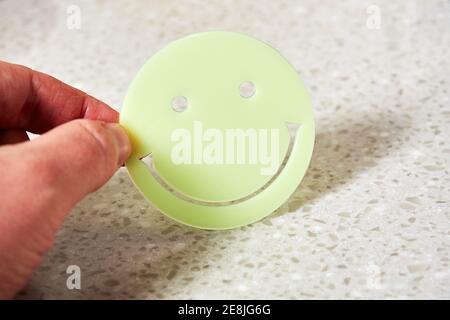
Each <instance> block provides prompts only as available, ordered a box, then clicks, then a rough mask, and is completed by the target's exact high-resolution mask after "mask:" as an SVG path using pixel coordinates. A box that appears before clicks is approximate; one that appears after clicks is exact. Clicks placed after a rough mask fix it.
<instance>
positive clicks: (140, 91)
mask: <svg viewBox="0 0 450 320" xmlns="http://www.w3.org/2000/svg"><path fill="white" fill-rule="evenodd" d="M120 123H121V125H122V126H123V127H124V128H125V129H126V130H127V132H128V134H129V136H130V139H131V143H132V147H133V151H132V155H131V157H130V158H129V160H128V161H127V162H126V167H127V169H128V171H129V174H130V176H131V178H132V180H133V182H134V183H135V184H136V186H137V188H138V189H139V190H140V191H141V192H142V193H143V195H144V196H145V198H147V200H148V201H150V202H151V203H152V204H153V205H154V206H155V207H156V208H158V209H159V210H160V211H162V212H163V213H164V214H166V215H167V216H169V217H170V218H172V219H175V220H177V221H179V222H181V223H184V224H187V225H190V226H193V227H198V228H203V229H230V228H235V227H239V226H243V225H247V224H250V223H253V222H255V221H257V220H260V219H262V218H263V217H265V216H267V215H269V214H270V213H272V212H273V211H274V210H276V209H277V208H278V207H279V206H281V205H282V204H283V203H284V202H285V201H286V200H287V199H288V198H289V196H290V195H291V194H292V193H293V192H294V191H295V190H296V188H297V187H298V185H299V183H300V181H301V180H302V178H303V176H304V174H305V172H306V169H307V167H308V164H309V162H310V159H311V154H312V151H313V146H314V119H313V113H312V109H311V103H310V100H309V97H308V94H307V92H306V90H305V87H304V85H303V83H302V81H301V80H300V78H299V76H298V74H297V72H296V71H295V69H294V68H293V67H292V66H291V65H290V64H289V63H288V62H287V61H286V60H285V59H284V58H283V57H282V56H281V55H280V54H279V53H278V52H277V51H276V50H274V49H273V48H271V47H270V46H269V45H267V44H265V43H264V42H261V41H259V40H256V39H254V38H251V37H249V36H245V35H242V34H237V33H231V32H205V33H198V34H193V35H190V36H187V37H185V38H182V39H179V40H177V41H174V42H172V43H171V44H169V45H168V46H167V47H166V48H164V49H162V50H161V51H159V52H158V53H156V54H155V55H154V56H153V57H151V58H150V59H149V60H148V61H147V62H146V63H145V64H144V66H143V67H142V68H141V70H140V71H139V72H138V74H137V75H136V77H135V79H134V80H133V81H132V83H131V85H130V87H129V89H128V92H127V95H126V97H125V101H124V105H123V109H122V111H121V114H120Z"/></svg>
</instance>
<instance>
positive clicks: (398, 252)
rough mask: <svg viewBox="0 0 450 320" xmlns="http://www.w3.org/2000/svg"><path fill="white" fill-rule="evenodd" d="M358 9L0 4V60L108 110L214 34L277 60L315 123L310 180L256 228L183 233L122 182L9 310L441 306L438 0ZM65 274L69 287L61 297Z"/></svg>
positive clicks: (446, 42) (445, 282)
mask: <svg viewBox="0 0 450 320" xmlns="http://www.w3.org/2000/svg"><path fill="white" fill-rule="evenodd" d="M370 4H371V2H370V1H360V0H354V1H352V0H345V1H331V0H326V1H320V2H319V1H314V0H308V1H238V0H236V1H231V0H230V1H224V0H218V1H200V0H199V1H196V0H189V1H187V0H186V1H156V0H154V1H124V0H123V1H114V2H113V1H100V0H99V1H78V0H71V1H56V0H55V1H25V0H24V1H17V0H0V59H3V60H8V61H11V62H16V63H22V64H26V65H28V66H30V67H33V68H36V69H39V70H42V71H44V72H47V73H50V74H52V75H54V76H56V77H58V78H60V79H62V80H64V81H66V82H68V83H70V84H72V85H74V86H77V87H79V88H81V89H83V90H85V91H87V92H88V93H90V94H92V95H95V96H97V97H98V98H100V99H103V100H105V101H106V102H108V103H110V104H111V105H113V106H115V107H116V108H117V109H120V105H121V102H122V100H123V97H124V95H125V92H126V89H127V86H128V84H129V83H130V81H131V79H132V78H133V76H134V74H135V73H136V72H137V70H138V69H139V67H140V66H141V65H142V64H143V63H144V62H145V61H146V59H147V58H149V57H150V56H151V55H152V54H153V53H155V52H156V51H157V50H158V49H160V48H162V47H163V46H165V45H166V44H167V43H168V42H169V41H171V40H174V39H176V38H179V37H181V36H183V35H186V34H189V33H193V32H198V31H205V30H212V29H222V30H231V31H238V32H244V33H247V34H250V35H253V36H255V37H257V38H260V39H262V40H265V41H267V42H269V43H270V44H272V45H273V46H274V47H276V48H277V49H279V50H280V51H281V52H282V54H283V55H285V56H286V57H287V58H288V59H289V60H290V61H291V62H292V63H293V65H294V66H295V68H296V69H297V70H298V72H299V73H300V74H301V76H302V78H303V80H304V81H305V83H306V85H307V87H308V88H309V91H310V93H311V95H312V98H313V104H314V110H315V116H316V121H317V144H316V148H315V152H314V156H313V160H312V164H311V167H310V169H309V171H308V173H307V176H306V177H305V179H304V181H303V182H302V184H301V185H300V186H299V188H298V190H297V191H296V193H295V194H294V195H293V196H292V197H291V199H290V200H289V201H288V203H286V204H285V205H284V206H283V207H282V208H280V209H279V210H278V211H277V212H275V213H274V214H272V215H271V216H269V217H268V218H266V219H264V220H263V221H261V222H259V223H255V224H253V225H251V226H247V227H243V228H240V229H236V230H231V231H221V232H217V231H215V232H211V231H202V230H197V229H192V228H189V227H186V226H183V225H180V224H178V223H176V222H173V221H171V220H169V219H168V218H166V217H165V216H164V215H162V214H161V213H159V212H158V211H157V210H155V209H153V208H152V207H151V206H150V205H149V204H147V202H146V201H145V200H144V199H143V198H142V196H141V195H140V194H139V192H138V190H137V189H135V188H134V186H133V185H132V183H131V181H130V179H129V178H128V175H127V172H126V170H125V169H121V171H120V172H118V173H117V174H116V175H115V176H114V177H113V178H112V179H111V180H110V182H109V183H108V184H107V185H105V186H104V187H103V188H101V189H100V190H99V191H97V192H96V193H94V194H92V195H91V196H89V197H88V198H87V199H86V200H85V201H83V202H82V203H80V204H79V205H78V207H77V208H75V209H74V210H73V212H72V213H71V215H70V216H69V217H68V218H67V219H66V221H65V223H64V225H63V228H62V229H61V231H60V232H59V234H58V236H57V238H56V241H55V246H54V248H53V249H52V250H51V251H50V252H49V253H48V255H47V256H46V258H45V261H44V263H43V264H42V266H41V267H40V269H39V270H37V272H36V273H35V275H34V277H33V279H32V281H31V282H30V284H29V286H28V287H27V288H26V289H25V290H24V291H23V292H22V293H21V294H20V295H19V297H20V298H198V299H202V298H263V299H264V298H297V299H302V298H306V299H310V298H439V299H441V298H447V299H448V298H450V269H449V263H450V260H449V259H450V223H449V218H450V204H449V201H450V190H449V189H450V174H449V158H450V143H449V140H450V125H449V121H450V101H449V89H450V61H449V57H450V32H449V30H450V2H449V1H435V0H427V1H425V0H423V1H420V0H417V1H407V0H403V1H401V0H400V1H390V0H378V1H376V4H377V7H369V5H370ZM70 5H76V6H77V7H76V8H79V9H80V14H81V16H80V17H81V28H80V29H77V28H75V29H69V28H67V26H66V24H67V19H68V17H69V16H70V15H71V14H70V13H69V14H68V13H67V10H68V8H69V6H70ZM368 8H369V13H367V11H366V10H367V9H368ZM72 9H73V8H72ZM377 10H379V13H380V19H379V20H378V19H377ZM69 11H70V9H69ZM71 12H73V11H71ZM368 19H369V20H368ZM69 22H70V21H69ZM72 22H73V21H72ZM377 22H379V25H378V24H377ZM69 25H70V23H69ZM72 26H73V25H72ZM69 265H78V266H79V267H80V268H81V272H82V288H81V290H68V289H67V287H66V279H67V274H66V268H67V267H68V266H69Z"/></svg>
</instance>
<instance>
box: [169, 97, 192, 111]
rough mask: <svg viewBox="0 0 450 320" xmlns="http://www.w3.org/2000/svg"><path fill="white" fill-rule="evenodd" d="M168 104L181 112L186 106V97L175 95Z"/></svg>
mask: <svg viewBox="0 0 450 320" xmlns="http://www.w3.org/2000/svg"><path fill="white" fill-rule="evenodd" d="M170 106H171V107H172V109H173V110H174V111H176V112H183V111H185V110H186V109H187V107H188V99H187V98H186V97H185V96H176V97H174V98H173V99H172V102H171V103H170Z"/></svg>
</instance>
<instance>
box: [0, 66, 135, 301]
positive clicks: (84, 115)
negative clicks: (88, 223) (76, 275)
mask: <svg viewBox="0 0 450 320" xmlns="http://www.w3.org/2000/svg"><path fill="white" fill-rule="evenodd" d="M117 121H118V113H117V112H116V111H114V110H113V109H112V108H110V107H108V106H107V105H106V104H105V103H103V102H100V101H98V100H96V99H94V98H93V97H90V96H88V95H87V94H85V93H84V92H82V91H79V90H77V89H75V88H72V87H70V86H68V85H66V84H64V83H62V82H60V81H58V80H56V79H55V78H53V77H51V76H48V75H46V74H43V73H40V72H37V71H33V70H31V69H29V68H26V67H24V66H19V65H14V64H9V63H6V62H2V61H0V181H1V184H0V299H5V298H12V297H14V295H15V294H16V293H17V291H19V290H20V289H21V288H22V287H23V286H24V285H25V284H26V283H27V281H28V280H29V278H30V277H31V274H32V272H33V270H34V269H35V268H36V267H37V266H38V265H39V263H40V261H41V258H42V255H43V254H44V253H45V252H46V251H47V250H48V249H49V248H50V247H51V246H52V242H53V238H54V234H55V233H56V231H57V229H58V228H59V226H60V224H61V222H62V221H63V219H64V217H65V215H66V214H68V213H69V212H70V210H71V209H72V208H73V207H74V206H75V204H76V203H77V202H78V201H80V200H81V199H82V198H83V197H84V196H85V195H86V194H88V193H90V192H92V191H94V190H96V189H98V188H99V187H100V186H102V185H103V184H104V183H105V182H107V181H108V179H109V178H110V177H111V176H112V175H113V174H114V172H115V171H116V170H117V168H118V167H119V166H120V165H121V164H122V163H123V162H124V161H125V160H126V159H127V157H128V156H129V154H130V152H131V147H130V143H129V140H128V137H127V136H126V134H125V132H124V130H123V129H122V128H121V127H120V126H119V125H118V124H117V123H116V122H117ZM26 131H28V132H32V133H37V134H42V135H41V136H40V137H38V138H37V139H33V140H32V141H28V136H27V134H26Z"/></svg>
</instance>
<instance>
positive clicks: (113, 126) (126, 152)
mask: <svg viewBox="0 0 450 320" xmlns="http://www.w3.org/2000/svg"><path fill="white" fill-rule="evenodd" d="M106 128H107V129H108V130H109V131H111V132H112V133H113V135H114V137H115V138H116V143H117V146H118V147H119V160H118V162H117V165H119V166H120V165H122V164H123V163H124V162H125V160H127V159H128V157H129V156H130V153H131V144H130V139H128V136H127V134H126V132H125V130H124V129H123V128H122V127H121V126H120V125H119V124H117V123H107V124H106Z"/></svg>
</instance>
